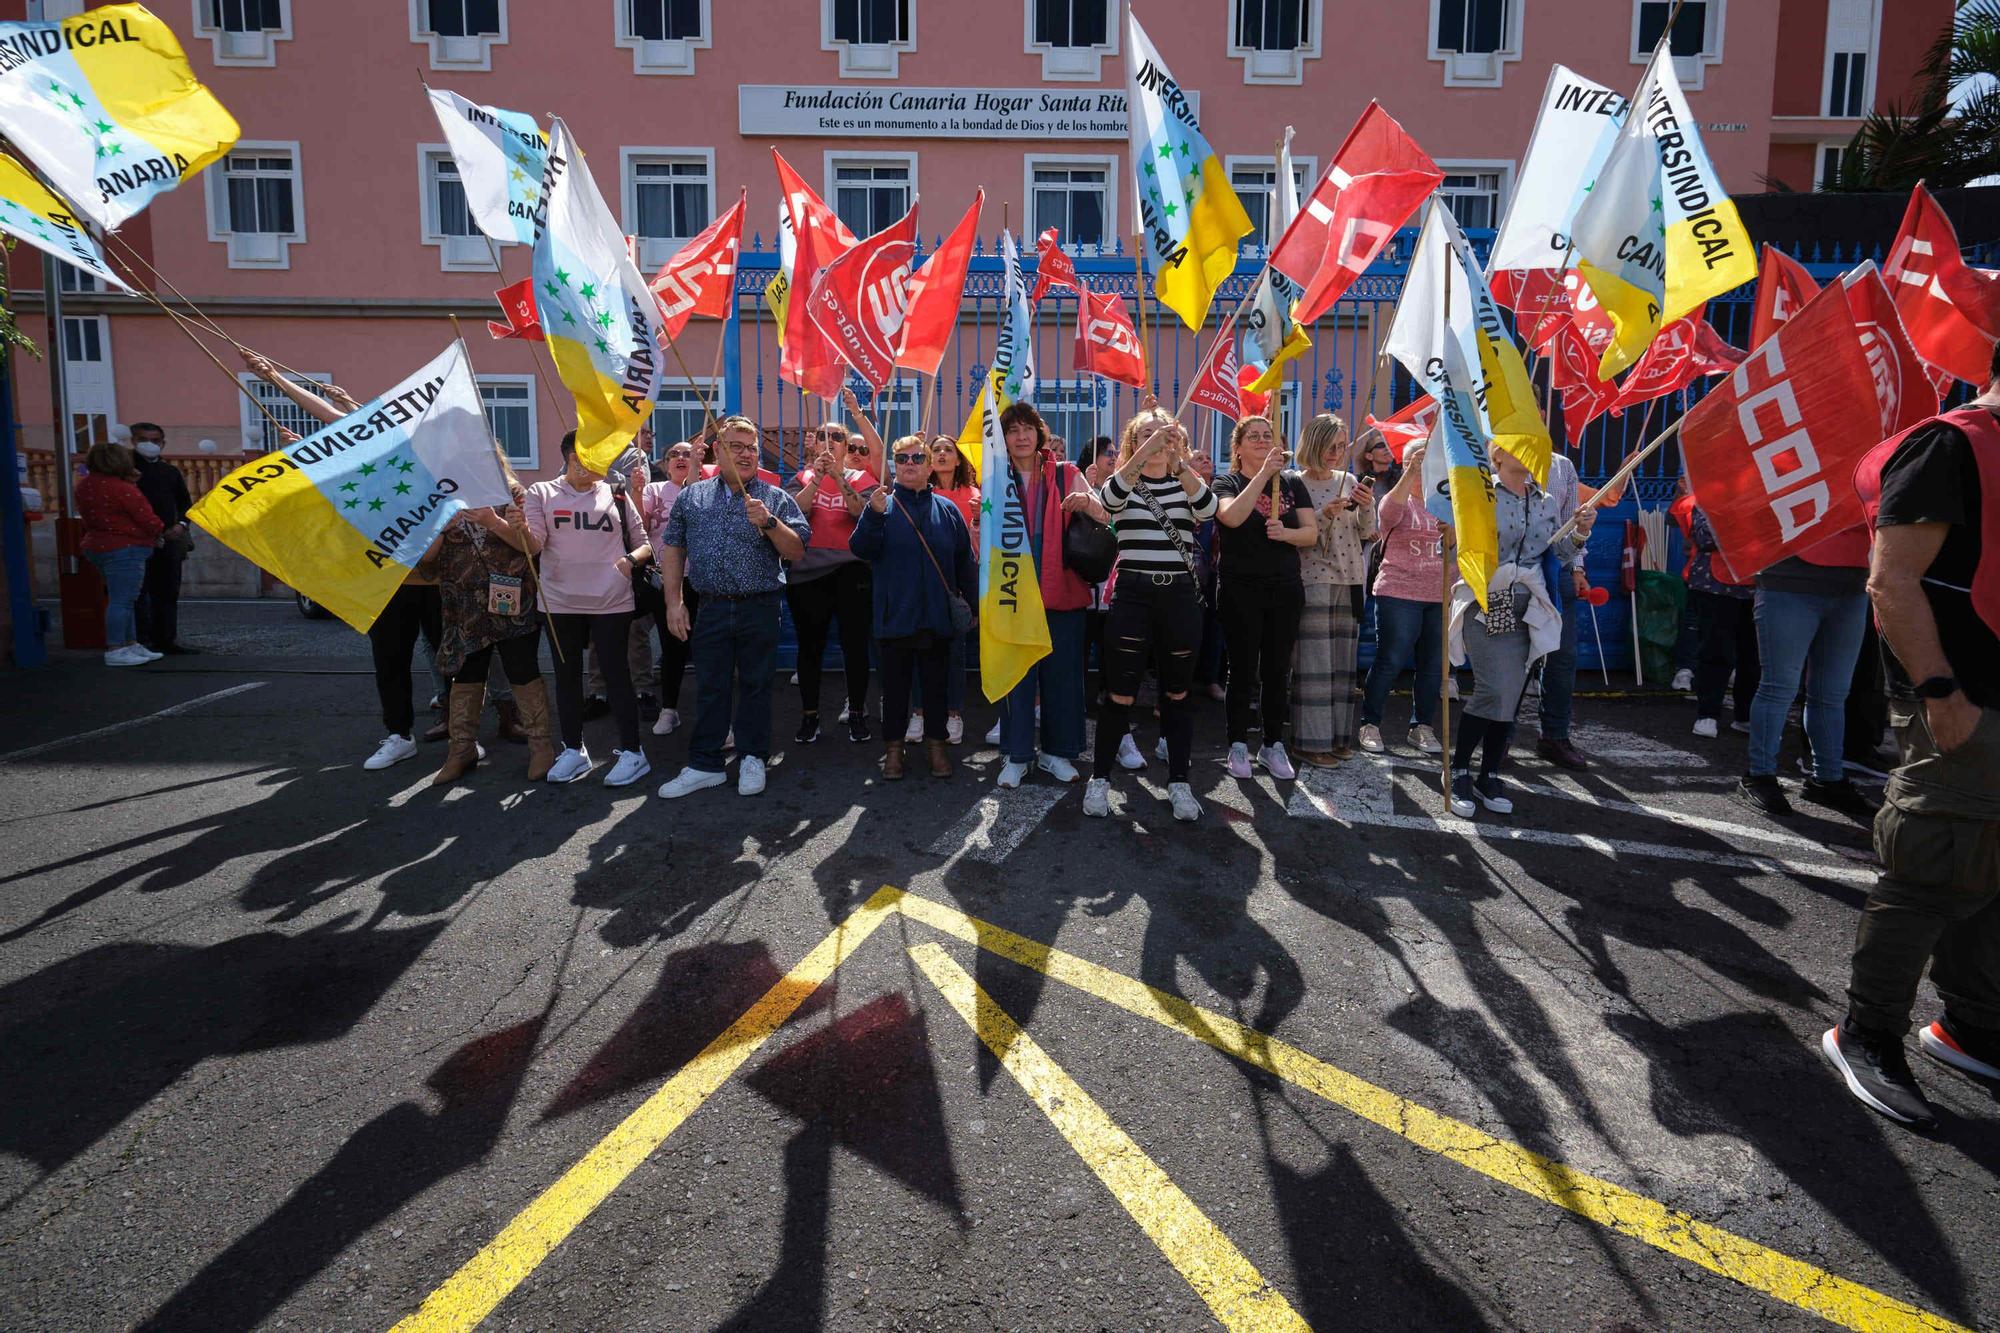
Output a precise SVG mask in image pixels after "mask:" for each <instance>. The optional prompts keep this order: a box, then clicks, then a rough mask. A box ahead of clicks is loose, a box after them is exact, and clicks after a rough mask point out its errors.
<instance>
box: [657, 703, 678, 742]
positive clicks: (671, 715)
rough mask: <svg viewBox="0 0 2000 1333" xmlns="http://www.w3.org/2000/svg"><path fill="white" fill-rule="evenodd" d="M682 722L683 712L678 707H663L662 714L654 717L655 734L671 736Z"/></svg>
mask: <svg viewBox="0 0 2000 1333" xmlns="http://www.w3.org/2000/svg"><path fill="white" fill-rule="evenodd" d="M680 724H681V714H680V710H679V709H678V708H662V709H661V710H660V715H659V716H658V717H656V718H654V719H653V734H654V735H655V736H671V735H673V734H674V731H675V729H676V728H678V727H679V726H680Z"/></svg>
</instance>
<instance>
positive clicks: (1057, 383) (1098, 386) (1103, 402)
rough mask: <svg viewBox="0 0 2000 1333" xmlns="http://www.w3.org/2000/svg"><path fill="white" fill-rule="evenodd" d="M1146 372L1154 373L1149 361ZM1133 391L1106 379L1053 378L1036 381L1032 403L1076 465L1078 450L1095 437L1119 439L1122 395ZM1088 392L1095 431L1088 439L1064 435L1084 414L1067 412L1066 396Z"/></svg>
mask: <svg viewBox="0 0 2000 1333" xmlns="http://www.w3.org/2000/svg"><path fill="white" fill-rule="evenodd" d="M1146 369H1147V372H1148V373H1149V374H1150V373H1151V371H1152V365H1151V364H1150V358H1149V361H1148V365H1147V367H1146ZM1132 391H1133V390H1132V387H1131V386H1130V385H1128V384H1120V383H1119V382H1117V381H1116V380H1108V379H1105V378H1104V377H1103V376H1102V375H1072V376H1069V377H1067V378H1057V377H1053V376H1051V377H1048V378H1044V379H1038V380H1036V381H1035V392H1034V395H1033V396H1032V397H1031V398H1030V399H1029V401H1030V402H1032V403H1033V404H1034V406H1035V410H1036V411H1037V412H1040V413H1041V414H1042V416H1043V418H1044V419H1045V420H1047V421H1048V423H1049V434H1051V435H1060V436H1062V442H1063V456H1064V457H1065V458H1067V459H1069V460H1070V461H1071V462H1075V461H1076V455H1077V450H1078V449H1080V448H1082V447H1083V446H1084V445H1086V444H1088V443H1090V441H1091V438H1092V437H1093V436H1097V435H1109V436H1110V437H1111V438H1112V439H1114V440H1115V439H1117V438H1118V426H1119V422H1118V416H1119V403H1118V399H1119V395H1121V394H1126V393H1131V392H1132ZM1086 392H1087V393H1089V394H1090V395H1091V398H1092V400H1093V402H1092V405H1091V409H1090V410H1091V413H1092V415H1093V417H1094V421H1093V426H1094V429H1093V430H1092V431H1091V432H1090V434H1089V435H1085V436H1083V437H1082V438H1081V439H1079V438H1077V437H1076V436H1074V435H1068V434H1064V430H1063V428H1065V427H1066V426H1067V424H1068V423H1069V422H1070V421H1072V420H1074V419H1075V418H1076V417H1078V416H1080V415H1082V413H1081V412H1080V411H1079V410H1078V409H1076V408H1074V407H1071V408H1069V410H1065V404H1063V403H1062V401H1061V400H1062V398H1063V397H1064V396H1066V395H1076V396H1078V397H1080V396H1081V395H1082V394H1084V393H1086ZM1044 395H1047V396H1048V397H1052V398H1056V399H1057V400H1058V401H1057V402H1055V403H1050V402H1048V401H1047V398H1045V397H1044Z"/></svg>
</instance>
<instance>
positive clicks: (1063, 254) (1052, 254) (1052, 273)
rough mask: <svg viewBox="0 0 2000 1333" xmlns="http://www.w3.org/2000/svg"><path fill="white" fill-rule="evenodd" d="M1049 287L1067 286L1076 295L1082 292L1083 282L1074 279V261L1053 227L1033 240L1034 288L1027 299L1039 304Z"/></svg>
mask: <svg viewBox="0 0 2000 1333" xmlns="http://www.w3.org/2000/svg"><path fill="white" fill-rule="evenodd" d="M1051 287H1067V288H1069V289H1070V290H1071V291H1073V292H1076V293H1077V294H1078V295H1081V294H1082V293H1083V284H1082V283H1080V282H1078V281H1077V280H1076V261H1075V260H1073V259H1071V258H1070V257H1069V252H1068V251H1066V250H1064V249H1063V248H1062V239H1061V238H1060V237H1058V236H1057V235H1056V229H1055V228H1054V227H1050V228H1049V229H1048V230H1047V231H1045V232H1043V233H1042V234H1041V235H1040V236H1039V237H1037V238H1036V240H1035V290H1034V293H1033V294H1032V295H1031V296H1029V297H1028V300H1029V301H1030V302H1032V303H1034V304H1036V305H1040V304H1041V300H1042V296H1043V294H1044V293H1046V292H1047V291H1048V290H1049V288H1051Z"/></svg>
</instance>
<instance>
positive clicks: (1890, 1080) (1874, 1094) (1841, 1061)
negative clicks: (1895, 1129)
mask: <svg viewBox="0 0 2000 1333" xmlns="http://www.w3.org/2000/svg"><path fill="white" fill-rule="evenodd" d="M1819 1048H1820V1050H1822V1051H1824V1052H1825V1053H1826V1058H1827V1059H1828V1060H1829V1061H1830V1062H1831V1063H1832V1065H1833V1067H1834V1068H1835V1069H1838V1070H1839V1071H1840V1076H1841V1077H1842V1078H1843V1079H1845V1080H1846V1081H1847V1090H1848V1091H1849V1092H1851V1093H1853V1094H1854V1099H1855V1100H1856V1101H1858V1102H1860V1103H1861V1104H1862V1105H1863V1106H1866V1107H1867V1108H1868V1109H1869V1110H1871V1111H1878V1112H1880V1113H1881V1114H1883V1115H1885V1116H1888V1117H1889V1118H1890V1119H1891V1120H1894V1121H1896V1122H1898V1123H1899V1124H1905V1125H1914V1126H1916V1127H1918V1128H1920V1129H1927V1128H1929V1127H1930V1126H1931V1125H1934V1124H1936V1123H1937V1114H1936V1112H1934V1111H1932V1110H1931V1105H1930V1103H1929V1102H1928V1101H1926V1100H1924V1090H1923V1089H1922V1088H1920V1087H1918V1086H1917V1078H1916V1075H1914V1074H1912V1073H1911V1072H1910V1062H1909V1060H1908V1059H1906V1058H1905V1057H1904V1055H1903V1042H1902V1038H1900V1037H1898V1038H1896V1039H1894V1040H1890V1039H1888V1038H1882V1039H1879V1040H1878V1039H1873V1038H1868V1037H1864V1036H1862V1035H1861V1034H1860V1033H1858V1032H1855V1031H1854V1030H1853V1029H1852V1028H1849V1027H1848V1026H1847V1024H1846V1022H1845V1021H1844V1020H1843V1021H1842V1022H1841V1024H1840V1025H1839V1026H1838V1027H1830V1028H1828V1029H1827V1030H1826V1035H1825V1036H1823V1037H1821V1038H1820V1039H1819Z"/></svg>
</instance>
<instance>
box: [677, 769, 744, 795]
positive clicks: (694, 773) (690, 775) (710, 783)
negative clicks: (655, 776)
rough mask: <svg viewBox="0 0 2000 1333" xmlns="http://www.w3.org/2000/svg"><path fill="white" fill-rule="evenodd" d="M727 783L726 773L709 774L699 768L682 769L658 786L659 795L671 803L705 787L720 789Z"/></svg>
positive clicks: (727, 776)
mask: <svg viewBox="0 0 2000 1333" xmlns="http://www.w3.org/2000/svg"><path fill="white" fill-rule="evenodd" d="M727 781H729V775H728V774H727V773H710V772H707V771H706V770H703V769H699V768H684V769H682V770H681V771H680V772H679V773H676V774H675V775H674V776H673V777H672V778H670V779H668V780H667V781H666V782H663V783H661V784H660V795H661V796H663V797H665V798H666V799H667V800H669V801H671V800H674V799H675V798H677V797H681V796H686V795H687V794H688V793H690V792H697V791H701V790H703V789H704V788H707V787H720V786H721V785H722V784H723V783H725V782H727Z"/></svg>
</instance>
